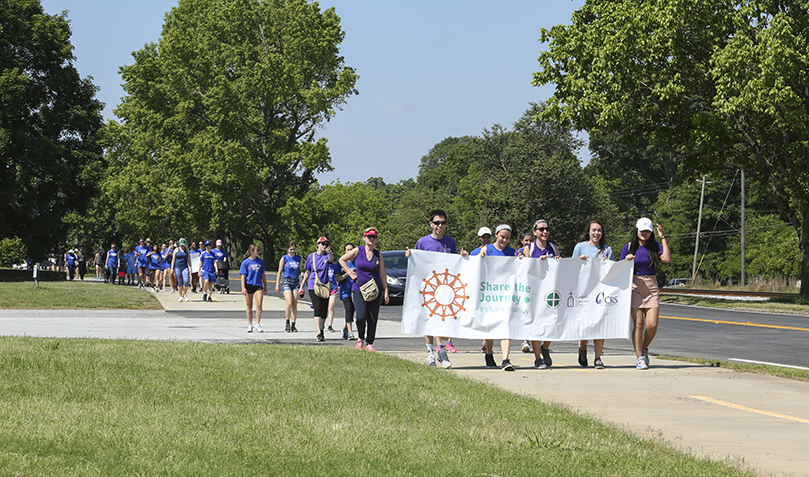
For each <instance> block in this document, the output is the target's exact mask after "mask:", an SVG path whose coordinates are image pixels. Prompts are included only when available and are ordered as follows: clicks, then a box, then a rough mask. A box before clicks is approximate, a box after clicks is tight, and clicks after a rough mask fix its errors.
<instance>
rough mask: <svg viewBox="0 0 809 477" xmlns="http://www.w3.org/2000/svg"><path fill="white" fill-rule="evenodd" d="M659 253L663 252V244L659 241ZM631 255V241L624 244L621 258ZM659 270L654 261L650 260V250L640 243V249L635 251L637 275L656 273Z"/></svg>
mask: <svg viewBox="0 0 809 477" xmlns="http://www.w3.org/2000/svg"><path fill="white" fill-rule="evenodd" d="M657 249H658V250H657V254H658V255H660V254H661V253H663V246H662V245H660V244H659V243H658V244H657ZM627 255H629V242H627V243H626V244H624V248H622V249H621V260H623V259H625V258H626V256H627ZM656 274H657V270H655V269H654V267H652V262H651V261H649V252H648V249H647V248H646V247H645V246H643V245H640V244H639V245H638V251H637V252H635V275H656Z"/></svg>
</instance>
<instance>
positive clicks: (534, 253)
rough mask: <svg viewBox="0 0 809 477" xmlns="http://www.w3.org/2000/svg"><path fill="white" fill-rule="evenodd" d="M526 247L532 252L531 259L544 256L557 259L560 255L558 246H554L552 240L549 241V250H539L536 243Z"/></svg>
mask: <svg viewBox="0 0 809 477" xmlns="http://www.w3.org/2000/svg"><path fill="white" fill-rule="evenodd" d="M526 247H528V250H530V251H531V258H539V257H541V256H543V255H547V256H549V257H555V256H556V254H557V253H558V252H557V248H556V245H554V243H553V242H551V241H550V240H549V241H548V248H539V245H537V243H536V241H533V242H531V243H529V244H528V245H526Z"/></svg>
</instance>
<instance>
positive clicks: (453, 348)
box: [447, 341, 458, 353]
mask: <svg viewBox="0 0 809 477" xmlns="http://www.w3.org/2000/svg"><path fill="white" fill-rule="evenodd" d="M447 351H449V352H450V353H454V352H456V351H458V350H457V349H455V347H454V346H452V341H447Z"/></svg>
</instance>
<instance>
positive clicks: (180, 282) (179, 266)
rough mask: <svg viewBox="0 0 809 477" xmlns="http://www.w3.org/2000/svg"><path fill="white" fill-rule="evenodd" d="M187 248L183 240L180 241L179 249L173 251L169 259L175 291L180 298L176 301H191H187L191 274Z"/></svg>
mask: <svg viewBox="0 0 809 477" xmlns="http://www.w3.org/2000/svg"><path fill="white" fill-rule="evenodd" d="M189 264H190V263H189V254H188V247H187V246H186V242H185V239H184V238H181V239H180V244H179V247H177V250H175V251H174V254H173V255H172V259H171V268H172V269H173V270H174V276H176V277H177V290H178V291H179V293H180V298H179V299H178V300H177V301H183V300H185V301H191V300H189V299H188V294H187V292H188V286H189V285H190V284H191V272H190V270H189V269H188V266H189Z"/></svg>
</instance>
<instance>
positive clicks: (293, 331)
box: [289, 323, 298, 333]
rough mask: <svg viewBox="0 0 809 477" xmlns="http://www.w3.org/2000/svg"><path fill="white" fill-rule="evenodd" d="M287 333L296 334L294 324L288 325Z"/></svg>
mask: <svg viewBox="0 0 809 477" xmlns="http://www.w3.org/2000/svg"><path fill="white" fill-rule="evenodd" d="M289 331H290V332H291V333H297V332H298V329H297V328H295V323H292V324H290V325H289Z"/></svg>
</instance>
